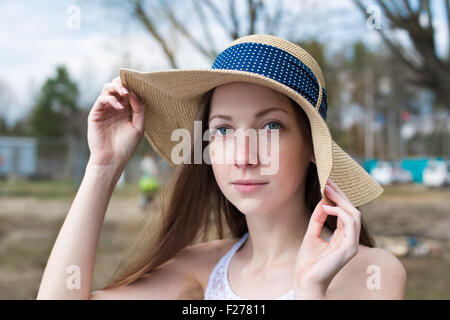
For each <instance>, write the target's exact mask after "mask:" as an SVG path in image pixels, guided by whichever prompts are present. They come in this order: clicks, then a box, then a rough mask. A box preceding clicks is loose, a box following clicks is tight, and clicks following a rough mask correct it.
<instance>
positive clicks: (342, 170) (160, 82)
mask: <svg viewBox="0 0 450 320" xmlns="http://www.w3.org/2000/svg"><path fill="white" fill-rule="evenodd" d="M120 79H121V81H122V83H123V85H124V86H125V87H126V88H128V89H130V90H131V91H133V92H134V93H135V94H136V95H137V96H138V98H139V99H140V101H141V102H142V103H143V104H144V105H145V107H146V114H145V137H146V138H147V140H148V141H149V143H150V144H151V146H152V147H153V148H154V149H155V151H156V152H157V153H158V154H159V155H160V156H161V157H162V158H163V159H164V160H165V161H167V162H168V163H169V164H170V165H171V166H174V165H175V164H174V163H173V162H172V161H171V152H172V148H173V147H174V146H175V145H177V144H178V143H179V142H178V141H171V135H172V132H173V130H175V129H180V128H184V129H186V130H188V131H190V132H191V130H192V127H193V124H194V120H195V116H196V114H197V109H198V106H199V104H200V102H201V101H202V98H203V97H204V95H205V94H206V93H207V92H208V91H210V90H211V89H213V88H215V87H217V86H220V85H222V84H225V83H230V82H238V81H243V82H250V83H254V84H258V85H262V86H266V87H269V88H271V89H274V90H276V91H278V92H280V93H282V94H285V95H286V96H288V97H290V98H291V99H293V100H294V101H295V102H297V103H298V104H299V105H300V106H301V107H302V108H303V110H304V111H305V113H306V115H307V116H308V118H309V121H310V126H311V134H312V140H313V141H312V142H313V147H314V155H315V160H316V166H317V173H318V177H319V182H320V191H321V194H322V197H323V198H324V199H325V201H326V202H330V203H333V202H332V201H330V200H329V199H328V198H327V197H326V195H325V192H324V191H325V185H326V182H327V180H328V178H331V179H332V180H333V181H334V182H335V183H336V184H337V185H338V186H339V188H340V189H341V190H342V191H343V192H344V193H345V195H346V196H347V198H348V199H349V200H350V201H351V202H352V204H353V205H354V206H355V207H356V206H361V205H363V204H366V203H368V202H370V201H372V200H374V199H375V198H377V197H378V196H379V195H381V194H382V193H383V188H382V187H381V186H380V185H379V184H378V183H377V182H376V181H375V180H374V179H373V178H372V177H371V176H370V175H369V174H368V173H367V172H366V171H365V170H364V169H363V168H362V167H361V166H360V165H359V164H358V163H357V162H356V161H355V160H354V159H352V157H351V156H349V155H348V154H347V153H346V152H345V151H343V150H342V149H341V148H340V147H339V146H338V144H337V143H336V142H335V141H334V140H333V139H332V136H331V133H330V130H329V128H328V125H327V123H326V122H325V120H324V119H323V118H322V116H321V115H320V114H319V112H318V111H317V109H316V108H315V106H313V105H312V104H311V103H310V102H309V101H307V100H306V99H305V98H304V97H303V96H302V95H300V94H298V93H297V92H296V91H295V90H293V89H291V88H290V87H288V86H286V85H283V84H282V83H279V82H278V81H275V80H273V79H270V78H268V77H265V76H263V75H260V74H257V73H253V72H248V71H239V70H225V69H170V70H162V71H153V72H140V71H136V70H132V69H128V68H121V69H120Z"/></svg>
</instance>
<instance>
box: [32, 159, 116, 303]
mask: <svg viewBox="0 0 450 320" xmlns="http://www.w3.org/2000/svg"><path fill="white" fill-rule="evenodd" d="M120 173H121V170H120V169H118V168H115V167H109V168H105V167H99V166H95V165H92V164H91V163H90V162H89V163H88V165H87V166H86V171H85V175H84V177H83V180H82V182H81V184H80V187H79V189H78V192H77V194H76V196H75V199H74V201H73V203H72V206H71V207H70V210H69V212H68V214H67V216H66V219H65V221H64V223H63V226H62V227H61V230H60V232H59V234H58V236H57V238H56V241H55V244H54V246H53V249H52V251H51V254H50V257H49V259H48V262H47V266H46V268H45V271H44V274H43V277H42V280H41V285H40V288H39V292H38V296H37V299H89V297H90V292H91V283H92V274H93V269H94V261H95V254H96V249H97V244H98V240H99V235H100V231H101V227H102V224H103V220H104V216H105V213H106V210H107V207H108V204H109V201H110V198H111V194H112V192H113V190H114V186H115V185H116V183H117V180H118V179H119V177H120ZM78 270H79V273H78ZM76 277H79V284H80V286H79V288H78V286H77V281H76V280H77V278H76Z"/></svg>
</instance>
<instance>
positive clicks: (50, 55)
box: [0, 0, 447, 123]
mask: <svg viewBox="0 0 450 320" xmlns="http://www.w3.org/2000/svg"><path fill="white" fill-rule="evenodd" d="M290 1H294V0H290ZM88 2H89V1H82V0H79V1H76V0H71V1H70V0H58V1H56V0H53V1H50V0H39V1H38V0H27V1H25V0H16V1H5V0H0V15H1V19H0V21H1V22H0V23H1V27H0V48H2V50H1V52H0V66H1V74H0V81H1V82H3V83H4V84H6V85H7V86H8V88H9V89H10V90H11V94H12V96H13V100H12V103H11V105H8V106H0V116H2V115H3V116H5V117H6V118H7V120H8V122H10V123H13V122H14V121H15V120H17V119H18V118H20V117H23V115H24V114H26V113H27V112H28V111H29V110H30V108H31V105H32V99H33V96H35V95H36V94H38V91H39V89H40V87H41V85H42V84H43V82H44V81H45V79H46V78H48V77H49V76H52V75H53V73H54V71H55V68H56V66H57V65H58V64H64V65H66V66H67V68H68V69H69V72H70V74H71V75H72V77H73V79H74V80H76V81H77V82H78V84H79V86H80V90H81V92H82V94H81V99H80V103H81V105H82V106H84V107H90V105H89V104H91V103H93V101H95V99H96V97H97V96H98V94H99V93H100V91H101V88H102V86H103V84H104V83H105V82H108V81H110V80H111V79H112V78H114V77H116V76H117V75H118V70H119V68H120V67H129V68H134V69H138V70H142V71H153V70H157V69H165V68H169V66H168V64H167V60H166V59H165V57H164V56H163V54H162V52H161V50H160V49H159V46H158V45H157V44H156V43H155V42H154V41H153V40H152V39H151V37H149V36H148V35H147V33H146V31H145V30H143V29H142V28H141V26H140V25H138V24H137V23H136V22H134V21H129V20H127V19H126V17H127V15H125V14H121V13H120V12H116V13H115V14H112V12H111V11H108V12H107V11H106V10H99V9H98V8H96V7H93V6H91V5H89V4H88ZM294 2H295V1H294ZM294 2H293V3H294ZM306 2H308V1H306ZM297 3H298V2H297ZM309 3H313V2H312V1H311V0H309ZM72 5H76V6H78V7H79V8H80V10H81V11H80V18H81V20H80V27H81V28H80V29H70V28H69V27H68V26H67V22H68V20H69V21H70V17H71V13H70V12H68V9H69V8H71V6H72ZM293 8H294V7H293ZM300 9H301V8H300ZM314 10H315V12H316V13H318V14H319V15H321V16H325V17H327V19H322V20H321V21H314V16H312V15H311V16H309V15H308V14H307V12H306V13H305V14H304V15H303V16H304V17H305V21H299V32H301V33H302V35H303V36H305V37H308V36H309V35H311V36H314V35H317V34H321V35H322V36H323V38H322V40H324V41H326V42H327V44H328V46H329V47H330V48H339V47H341V46H343V45H345V44H346V43H349V42H351V41H354V40H356V39H364V40H365V41H366V42H368V43H369V44H372V45H375V46H376V45H378V43H379V40H378V36H377V33H376V31H371V30H368V29H367V28H366V26H365V20H364V19H363V18H362V16H361V14H360V12H359V11H357V10H356V9H355V8H354V7H353V5H352V3H351V1H350V0H333V1H327V0H314ZM324 13H325V14H324ZM327 13H329V14H328V15H327ZM308 18H309V19H308ZM308 20H309V21H308ZM311 20H312V21H311ZM72 21H73V20H72ZM355 26H356V27H355ZM444 29H445V28H444ZM440 38H441V39H443V40H442V41H444V39H447V37H446V35H445V34H442V35H441V36H440ZM442 41H441V42H442ZM217 42H218V43H220V44H222V45H225V44H226V40H225V39H223V41H222V40H221V39H220V35H218V41H217ZM222 42H223V43H222ZM180 47H181V48H182V50H183V55H181V56H180V57H181V58H182V59H181V65H180V67H182V68H202V67H205V68H207V67H209V66H210V62H209V61H205V60H204V59H203V58H202V57H201V56H200V55H199V54H198V53H196V52H195V51H194V50H193V49H192V48H190V47H189V45H187V44H186V43H183V42H181V43H180ZM127 53H128V54H129V60H127V61H128V62H125V60H124V56H125V54H127Z"/></svg>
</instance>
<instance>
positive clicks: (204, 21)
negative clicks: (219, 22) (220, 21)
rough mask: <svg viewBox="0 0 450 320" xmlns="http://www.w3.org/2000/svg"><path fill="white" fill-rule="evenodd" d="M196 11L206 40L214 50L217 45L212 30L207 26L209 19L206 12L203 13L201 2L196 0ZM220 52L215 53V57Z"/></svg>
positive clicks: (194, 2) (194, 3)
mask: <svg viewBox="0 0 450 320" xmlns="http://www.w3.org/2000/svg"><path fill="white" fill-rule="evenodd" d="M192 3H193V5H194V8H195V11H196V12H197V15H198V16H199V20H200V24H201V26H202V30H203V35H204V36H205V39H206V41H207V42H208V43H210V44H211V47H212V48H216V44H215V42H214V37H213V36H212V35H211V32H210V28H208V25H207V18H206V15H205V12H204V11H203V6H201V5H199V2H198V1H196V0H194V1H192ZM217 53H218V52H216V50H215V52H214V56H216V55H217Z"/></svg>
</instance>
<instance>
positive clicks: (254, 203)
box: [233, 199, 269, 216]
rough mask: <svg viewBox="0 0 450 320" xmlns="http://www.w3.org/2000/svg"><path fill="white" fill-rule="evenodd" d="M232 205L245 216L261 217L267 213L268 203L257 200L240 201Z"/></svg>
mask: <svg viewBox="0 0 450 320" xmlns="http://www.w3.org/2000/svg"><path fill="white" fill-rule="evenodd" d="M233 204H234V206H235V207H236V208H238V209H239V211H240V212H242V213H243V214H245V215H249V216H262V215H264V212H266V211H267V209H268V204H269V203H268V202H267V199H264V201H262V200H258V199H241V200H238V201H235V202H234V203H233Z"/></svg>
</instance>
